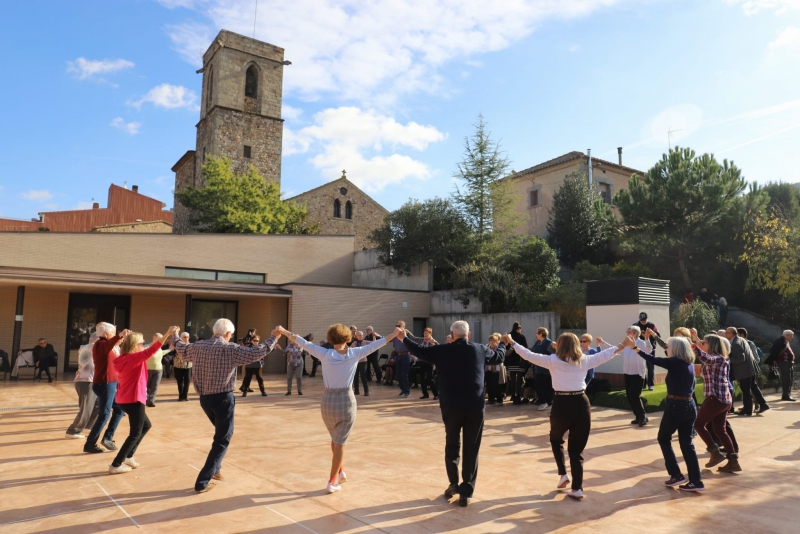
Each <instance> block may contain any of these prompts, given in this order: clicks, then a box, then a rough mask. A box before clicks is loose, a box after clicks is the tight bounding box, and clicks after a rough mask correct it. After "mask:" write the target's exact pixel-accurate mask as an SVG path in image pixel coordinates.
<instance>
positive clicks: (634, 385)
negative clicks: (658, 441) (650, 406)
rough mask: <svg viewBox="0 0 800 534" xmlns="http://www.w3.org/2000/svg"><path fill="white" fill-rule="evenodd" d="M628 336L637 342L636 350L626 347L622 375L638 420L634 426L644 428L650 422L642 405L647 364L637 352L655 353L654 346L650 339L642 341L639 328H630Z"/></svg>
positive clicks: (627, 332)
mask: <svg viewBox="0 0 800 534" xmlns="http://www.w3.org/2000/svg"><path fill="white" fill-rule="evenodd" d="M625 335H626V336H632V337H633V338H634V339H635V340H636V348H632V347H625V349H624V350H623V351H622V358H623V362H622V373H623V375H624V377H625V394H626V395H627V397H628V404H630V405H631V407H632V408H633V414H634V415H635V416H636V418H635V419H634V420H633V421H631V424H632V425H639V426H644V425H646V424H647V423H648V422H649V419H648V418H647V413H645V411H644V404H643V403H642V397H641V395H642V386H644V383H645V380H646V379H647V362H645V360H644V358H640V357H639V355H638V354H637V352H636V351H637V350H641V351H644V352H646V353H647V354H650V353H652V352H653V345H652V344H651V343H650V339H649V338H648V339H640V336H641V335H642V330H641V328H639V327H638V326H629V327H628V330H627V331H626V333H625ZM597 340H598V342H600V343H601V344H602V345H603V346H605V347H606V348H608V347H611V345H609V344H608V343H606V342H604V341H602V339H600V338H598V339H597Z"/></svg>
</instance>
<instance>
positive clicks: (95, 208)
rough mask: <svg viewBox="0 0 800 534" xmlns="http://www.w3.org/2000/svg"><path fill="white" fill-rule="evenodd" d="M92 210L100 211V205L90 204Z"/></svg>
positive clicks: (97, 203) (96, 203)
mask: <svg viewBox="0 0 800 534" xmlns="http://www.w3.org/2000/svg"><path fill="white" fill-rule="evenodd" d="M92 209H93V210H99V209H100V203H99V202H92Z"/></svg>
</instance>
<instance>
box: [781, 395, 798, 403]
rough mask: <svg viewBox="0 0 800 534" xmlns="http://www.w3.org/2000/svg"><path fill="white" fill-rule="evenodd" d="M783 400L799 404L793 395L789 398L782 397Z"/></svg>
mask: <svg viewBox="0 0 800 534" xmlns="http://www.w3.org/2000/svg"><path fill="white" fill-rule="evenodd" d="M781 400H782V401H787V402H797V399H795V398H794V397H792V396H791V395H789V396H788V397H781Z"/></svg>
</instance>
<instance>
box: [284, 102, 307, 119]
mask: <svg viewBox="0 0 800 534" xmlns="http://www.w3.org/2000/svg"><path fill="white" fill-rule="evenodd" d="M302 114H303V110H302V109H300V108H296V107H294V106H290V105H288V104H283V106H282V108H281V116H282V117H283V118H284V119H287V120H295V119H299V118H300V115H302Z"/></svg>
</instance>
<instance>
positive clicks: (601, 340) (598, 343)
mask: <svg viewBox="0 0 800 534" xmlns="http://www.w3.org/2000/svg"><path fill="white" fill-rule="evenodd" d="M604 344H605V340H604V339H603V338H602V337H600V336H597V345H598V346H600V345H604Z"/></svg>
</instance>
